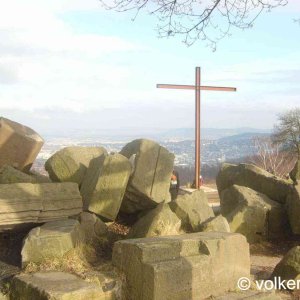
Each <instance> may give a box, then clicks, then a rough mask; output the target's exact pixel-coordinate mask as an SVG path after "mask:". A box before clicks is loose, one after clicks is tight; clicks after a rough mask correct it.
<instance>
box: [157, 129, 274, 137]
mask: <svg viewBox="0 0 300 300" xmlns="http://www.w3.org/2000/svg"><path fill="white" fill-rule="evenodd" d="M194 132H195V131H194V128H177V129H171V130H168V131H165V132H163V133H161V134H159V138H160V139H180V140H189V139H194V138H195V133H194ZM270 133H271V129H257V128H248V127H241V128H202V129H201V137H202V139H210V140H218V139H221V138H224V137H230V136H231V137H234V136H236V137H237V138H239V136H240V135H245V138H246V137H247V136H250V135H251V136H252V137H253V136H255V135H258V134H263V135H264V134H267V135H268V134H270Z"/></svg>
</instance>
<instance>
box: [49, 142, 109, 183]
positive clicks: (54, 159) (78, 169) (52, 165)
mask: <svg viewBox="0 0 300 300" xmlns="http://www.w3.org/2000/svg"><path fill="white" fill-rule="evenodd" d="M105 154H107V151H106V150H105V149H104V148H102V147H79V146H73V147H65V148H63V149H61V150H59V151H57V152H56V153H55V154H53V155H52V156H51V157H50V158H49V159H48V160H47V161H46V163H45V169H46V170H47V171H48V173H49V177H50V178H51V180H52V181H55V182H76V183H77V184H78V185H81V183H82V181H83V178H84V176H85V173H86V171H87V168H88V166H89V164H90V161H91V160H92V159H93V158H96V157H99V156H101V155H105Z"/></svg>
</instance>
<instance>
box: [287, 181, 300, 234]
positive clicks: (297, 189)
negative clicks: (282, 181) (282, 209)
mask: <svg viewBox="0 0 300 300" xmlns="http://www.w3.org/2000/svg"><path fill="white" fill-rule="evenodd" d="M286 204H287V205H286V208H287V213H288V218H289V222H290V224H291V228H292V231H293V233H294V234H300V218H299V216H300V183H298V184H297V185H295V186H294V187H293V189H292V190H291V192H290V194H289V195H288V197H287V201H286Z"/></svg>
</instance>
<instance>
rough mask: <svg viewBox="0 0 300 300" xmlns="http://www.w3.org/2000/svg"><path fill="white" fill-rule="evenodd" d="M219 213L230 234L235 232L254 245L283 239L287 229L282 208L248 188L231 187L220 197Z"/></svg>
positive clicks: (285, 216) (285, 217)
mask: <svg viewBox="0 0 300 300" xmlns="http://www.w3.org/2000/svg"><path fill="white" fill-rule="evenodd" d="M221 213H222V215H223V216H224V217H226V219H227V221H228V223H229V226H230V231H231V232H238V233H241V234H243V235H245V236H246V237H247V240H248V242H250V243H254V242H258V241H261V240H262V239H272V238H279V237H283V236H284V235H285V234H286V232H287V229H288V223H287V215H286V212H285V209H284V207H283V206H282V205H281V204H280V203H278V202H275V201H272V200H270V199H269V198H268V197H267V196H265V195H263V194H261V193H259V192H256V191H254V190H252V189H250V188H247V187H243V186H238V185H233V186H232V187H230V188H228V189H226V190H224V191H223V192H222V194H221Z"/></svg>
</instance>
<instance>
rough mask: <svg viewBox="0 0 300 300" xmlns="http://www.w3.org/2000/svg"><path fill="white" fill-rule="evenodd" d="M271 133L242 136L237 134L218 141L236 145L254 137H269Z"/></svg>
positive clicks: (242, 134) (245, 134) (249, 133)
mask: <svg viewBox="0 0 300 300" xmlns="http://www.w3.org/2000/svg"><path fill="white" fill-rule="evenodd" d="M268 136H270V133H260V132H245V133H241V134H235V135H231V136H226V137H222V138H220V139H218V142H219V143H236V142H245V141H250V142H251V140H252V139H253V138H254V137H268Z"/></svg>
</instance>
